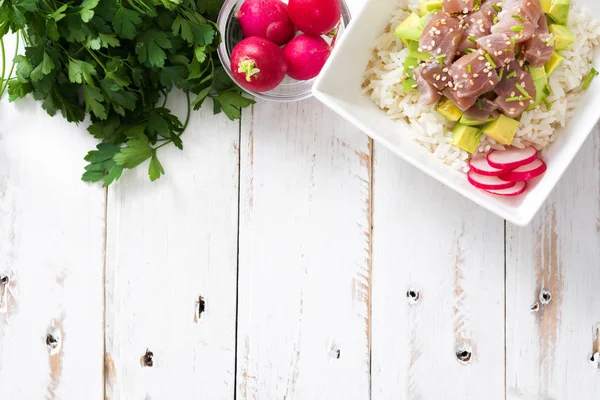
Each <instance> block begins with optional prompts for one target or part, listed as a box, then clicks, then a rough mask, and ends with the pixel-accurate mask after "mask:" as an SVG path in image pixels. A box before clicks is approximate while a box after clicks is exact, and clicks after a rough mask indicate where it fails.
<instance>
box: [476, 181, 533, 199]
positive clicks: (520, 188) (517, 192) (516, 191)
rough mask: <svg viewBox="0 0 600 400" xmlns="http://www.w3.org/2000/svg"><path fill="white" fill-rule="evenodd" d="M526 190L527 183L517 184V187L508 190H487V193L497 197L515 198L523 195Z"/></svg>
mask: <svg viewBox="0 0 600 400" xmlns="http://www.w3.org/2000/svg"><path fill="white" fill-rule="evenodd" d="M525 189H527V182H517V183H516V184H515V186H513V187H511V188H508V189H500V190H486V192H488V193H491V194H495V195H497V196H506V197H514V196H518V195H520V194H523V193H524V192H525Z"/></svg>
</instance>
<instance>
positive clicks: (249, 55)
mask: <svg viewBox="0 0 600 400" xmlns="http://www.w3.org/2000/svg"><path fill="white" fill-rule="evenodd" d="M231 71H232V72H233V76H234V78H235V80H236V81H237V82H238V83H239V84H240V86H242V87H243V88H246V89H248V90H251V91H254V92H266V91H269V90H271V89H274V88H275V87H277V86H278V85H279V84H280V83H281V81H282V80H283V78H285V74H286V72H287V64H286V62H285V56H284V55H283V50H281V49H280V48H279V47H278V46H277V45H276V44H274V43H273V42H271V41H269V40H267V39H265V38H261V37H258V36H254V37H249V38H246V39H244V40H242V41H241V42H239V43H238V44H237V45H236V46H235V47H234V48H233V51H232V52H231Z"/></svg>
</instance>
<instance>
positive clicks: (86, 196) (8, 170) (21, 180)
mask: <svg viewBox="0 0 600 400" xmlns="http://www.w3.org/2000/svg"><path fill="white" fill-rule="evenodd" d="M0 121H2V122H1V125H0V398H2V399H65V400H69V399H82V398H86V399H90V400H94V399H102V391H103V389H102V386H103V384H102V354H103V334H102V318H103V315H102V306H103V280H102V267H103V263H104V240H103V237H104V210H105V196H104V191H103V190H102V189H101V188H100V187H98V186H90V185H88V184H86V183H84V182H81V181H80V176H81V173H82V172H83V166H84V164H85V162H84V161H83V156H84V155H85V154H86V152H87V151H88V150H91V149H92V148H93V147H94V145H95V142H96V141H95V139H93V138H92V137H91V136H90V135H89V134H88V133H87V132H86V131H85V127H82V126H79V127H78V126H76V125H74V124H69V123H68V122H67V121H66V120H64V119H63V118H62V117H61V116H60V115H57V116H55V117H54V118H51V117H50V116H48V115H47V114H46V112H45V111H44V110H42V108H41V107H40V104H39V103H36V102H34V101H32V100H23V101H21V102H19V103H18V104H16V105H14V104H8V102H7V101H6V99H4V100H3V101H2V102H1V103H0Z"/></svg>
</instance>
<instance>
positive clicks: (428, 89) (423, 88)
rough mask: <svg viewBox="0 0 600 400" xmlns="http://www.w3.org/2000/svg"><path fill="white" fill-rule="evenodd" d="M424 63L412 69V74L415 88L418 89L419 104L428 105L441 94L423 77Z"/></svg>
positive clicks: (435, 100)
mask: <svg viewBox="0 0 600 400" xmlns="http://www.w3.org/2000/svg"><path fill="white" fill-rule="evenodd" d="M425 65H426V64H423V65H421V66H419V67H417V68H415V69H414V70H413V76H414V78H415V82H416V84H417V88H418V89H419V104H421V105H424V106H428V105H431V104H433V103H435V102H437V101H438V100H439V99H440V97H441V96H442V95H441V94H440V91H439V90H438V89H437V88H436V87H435V86H433V84H432V83H431V82H429V81H428V80H427V79H425V78H424V77H423V70H424V69H425Z"/></svg>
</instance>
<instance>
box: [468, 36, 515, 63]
mask: <svg viewBox="0 0 600 400" xmlns="http://www.w3.org/2000/svg"><path fill="white" fill-rule="evenodd" d="M477 44H478V45H479V46H480V47H481V48H482V49H483V50H485V51H486V52H487V53H488V54H489V55H490V57H491V58H492V60H493V61H494V64H495V65H496V67H503V66H505V65H506V64H508V63H509V62H510V61H511V60H513V59H514V58H515V53H514V52H515V45H514V44H513V42H512V41H511V40H510V37H508V36H507V35H506V34H504V33H492V34H491V35H488V36H484V37H482V38H480V39H479V40H478V41H477Z"/></svg>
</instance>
